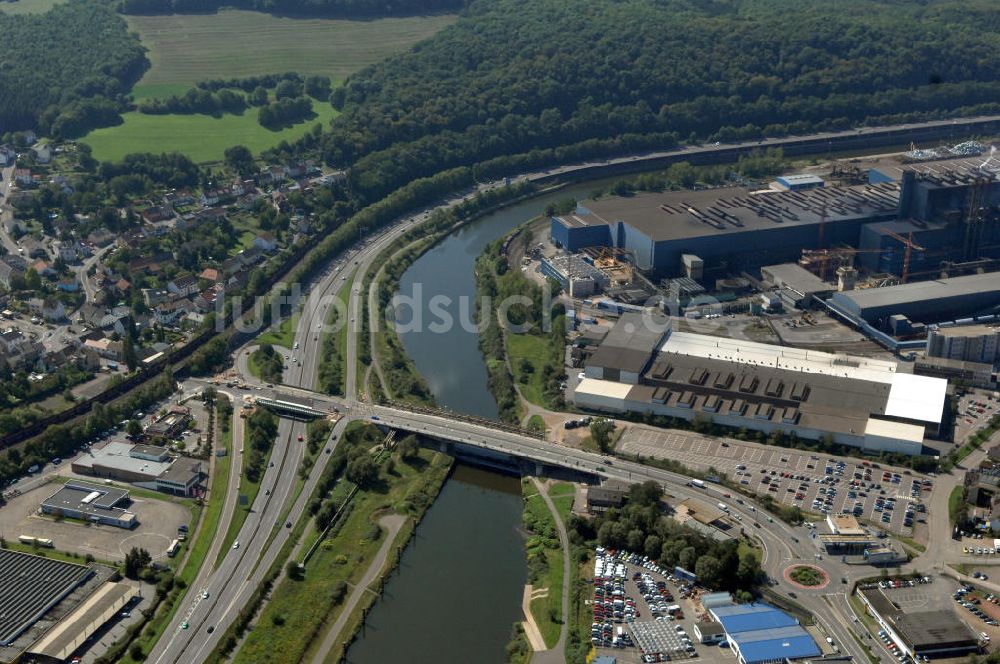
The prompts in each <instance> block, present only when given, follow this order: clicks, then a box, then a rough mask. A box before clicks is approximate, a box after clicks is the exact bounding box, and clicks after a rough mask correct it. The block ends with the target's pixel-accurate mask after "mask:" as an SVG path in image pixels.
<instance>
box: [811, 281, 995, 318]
mask: <svg viewBox="0 0 1000 664" xmlns="http://www.w3.org/2000/svg"><path fill="white" fill-rule="evenodd" d="M830 305H831V306H832V307H834V308H835V309H837V310H839V311H840V312H842V313H844V314H846V315H847V316H849V317H851V318H854V319H856V320H863V321H866V322H868V323H871V324H872V325H875V326H876V327H883V328H886V327H887V326H888V321H889V317H890V316H893V315H902V316H906V317H907V318H909V319H910V320H913V321H919V322H921V323H936V322H939V321H949V320H954V319H957V318H963V317H966V316H970V315H979V314H983V315H988V314H991V313H996V309H997V308H998V307H1000V275H998V274H973V275H968V276H964V277H952V278H948V279H936V280H934V281H920V282H913V283H908V284H900V285H898V286H887V287H885V288H867V289H863V290H853V291H845V292H842V293H834V295H833V297H832V298H830Z"/></svg>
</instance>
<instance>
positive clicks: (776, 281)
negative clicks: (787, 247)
mask: <svg viewBox="0 0 1000 664" xmlns="http://www.w3.org/2000/svg"><path fill="white" fill-rule="evenodd" d="M760 273H761V276H762V277H763V278H764V281H765V282H767V283H770V284H771V285H773V286H776V287H778V288H780V289H781V292H780V295H781V297H783V298H784V299H786V300H788V301H789V302H791V303H792V304H793V305H794V306H797V307H803V306H808V304H809V303H810V302H811V301H812V299H813V298H821V299H825V298H827V297H829V296H830V295H831V294H832V293H833V292H834V290H836V288H835V287H834V285H833V284H831V283H828V282H826V281H823V280H822V279H820V278H819V277H817V276H816V275H815V274H813V273H812V272H810V271H809V270H807V269H805V268H804V267H802V266H801V265H799V264H797V263H781V264H780V265H767V266H764V267H762V268H761V269H760Z"/></svg>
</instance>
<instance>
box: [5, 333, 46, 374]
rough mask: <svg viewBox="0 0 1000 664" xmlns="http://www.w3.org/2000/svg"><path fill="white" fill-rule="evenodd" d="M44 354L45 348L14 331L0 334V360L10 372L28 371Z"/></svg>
mask: <svg viewBox="0 0 1000 664" xmlns="http://www.w3.org/2000/svg"><path fill="white" fill-rule="evenodd" d="M44 352H45V346H43V345H42V344H41V343H38V342H36V341H32V340H31V339H29V338H27V337H26V336H24V335H23V334H21V332H20V331H18V330H15V329H10V330H7V331H6V332H3V333H0V359H2V361H3V362H5V363H6V364H7V366H9V367H10V368H11V370H12V371H22V370H28V369H30V368H31V367H33V366H34V365H35V363H36V362H37V361H38V358H39V357H41V356H42V354H43V353H44Z"/></svg>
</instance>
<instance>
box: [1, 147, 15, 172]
mask: <svg viewBox="0 0 1000 664" xmlns="http://www.w3.org/2000/svg"><path fill="white" fill-rule="evenodd" d="M15 161H17V152H16V151H15V150H14V146H12V145H0V166H4V167H6V166H13V165H14V162H15Z"/></svg>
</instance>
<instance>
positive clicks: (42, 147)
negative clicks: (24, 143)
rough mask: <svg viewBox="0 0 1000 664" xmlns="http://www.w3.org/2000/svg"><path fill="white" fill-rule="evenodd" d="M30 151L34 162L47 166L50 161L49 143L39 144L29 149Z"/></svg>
mask: <svg viewBox="0 0 1000 664" xmlns="http://www.w3.org/2000/svg"><path fill="white" fill-rule="evenodd" d="M31 150H32V151H33V152H34V153H35V161H36V162H38V163H39V164H47V163H49V162H50V161H52V144H51V143H41V144H39V145H36V146H34V147H33V148H31Z"/></svg>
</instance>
